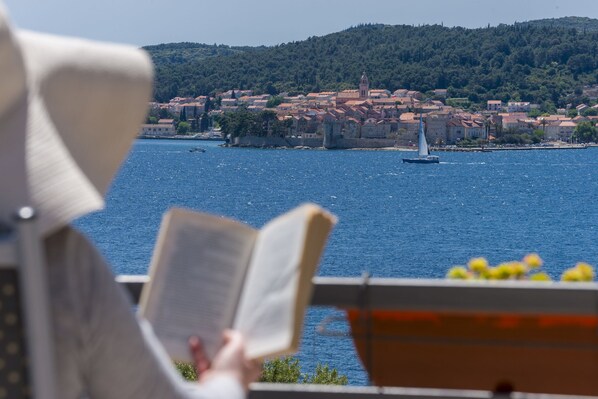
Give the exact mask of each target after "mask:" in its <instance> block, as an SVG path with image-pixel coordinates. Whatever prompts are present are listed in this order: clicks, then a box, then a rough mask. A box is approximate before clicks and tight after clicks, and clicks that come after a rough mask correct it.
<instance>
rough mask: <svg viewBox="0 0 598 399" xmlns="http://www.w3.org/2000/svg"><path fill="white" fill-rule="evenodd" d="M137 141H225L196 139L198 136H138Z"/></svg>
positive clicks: (212, 138) (220, 139) (216, 138)
mask: <svg viewBox="0 0 598 399" xmlns="http://www.w3.org/2000/svg"><path fill="white" fill-rule="evenodd" d="M136 139H137V140H183V141H191V140H197V141H222V142H224V141H225V140H224V139H222V138H218V137H196V136H137V137H136Z"/></svg>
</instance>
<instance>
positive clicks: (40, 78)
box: [0, 2, 153, 235]
mask: <svg viewBox="0 0 598 399" xmlns="http://www.w3.org/2000/svg"><path fill="white" fill-rule="evenodd" d="M152 81H153V70H152V65H151V61H150V60H149V57H148V56H147V55H146V54H145V53H144V52H143V51H141V50H139V49H136V48H133V47H129V46H122V45H114V44H104V43H97V42H92V41H87V40H81V39H73V38H64V37H59V36H52V35H46V34H38V33H33V32H27V31H23V30H15V29H13V28H12V27H11V25H10V23H9V21H8V18H7V14H6V12H5V10H4V8H3V5H2V4H1V2H0V222H2V223H4V224H10V220H11V214H12V213H13V212H14V211H15V210H16V208H18V207H20V206H24V205H30V206H33V207H34V208H35V209H36V210H37V211H38V214H39V228H40V230H41V233H42V234H44V235H47V234H49V233H51V232H53V231H55V230H56V229H58V228H60V227H62V226H64V225H66V224H68V223H69V222H71V221H72V220H74V219H75V218H77V217H79V216H82V215H84V214H86V213H88V212H91V211H95V210H98V209H101V208H102V207H103V206H104V195H105V194H106V191H107V190H108V187H109V185H110V183H111V181H112V179H113V177H114V175H115V173H116V171H117V170H118V168H119V166H120V164H121V162H122V161H123V160H124V158H125V157H126V155H127V153H128V151H129V148H130V146H131V144H132V142H133V140H134V138H135V136H136V135H137V133H138V132H139V128H140V124H141V122H142V121H143V118H144V116H145V114H146V111H147V102H148V100H149V99H150V95H151V90H152Z"/></svg>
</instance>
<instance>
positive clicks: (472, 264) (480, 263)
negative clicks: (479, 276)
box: [467, 258, 488, 273]
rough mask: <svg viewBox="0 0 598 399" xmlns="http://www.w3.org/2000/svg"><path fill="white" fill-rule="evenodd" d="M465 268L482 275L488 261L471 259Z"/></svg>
mask: <svg viewBox="0 0 598 399" xmlns="http://www.w3.org/2000/svg"><path fill="white" fill-rule="evenodd" d="M467 266H468V267H469V270H471V271H472V272H475V273H483V272H485V271H486V270H487V269H488V261H487V260H486V258H472V259H470V261H469V263H467Z"/></svg>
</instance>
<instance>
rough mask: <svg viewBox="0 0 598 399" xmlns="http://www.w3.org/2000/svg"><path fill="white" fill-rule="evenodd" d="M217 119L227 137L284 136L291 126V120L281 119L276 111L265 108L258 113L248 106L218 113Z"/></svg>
mask: <svg viewBox="0 0 598 399" xmlns="http://www.w3.org/2000/svg"><path fill="white" fill-rule="evenodd" d="M215 121H216V122H217V123H218V125H219V126H220V127H221V128H222V134H223V135H224V136H225V137H226V136H228V135H229V134H230V135H231V137H238V136H245V135H250V136H259V137H266V136H275V137H284V136H285V133H286V131H287V129H288V127H289V126H290V121H279V120H278V119H277V117H276V112H274V111H271V110H265V111H261V112H258V113H254V112H250V111H249V110H247V108H246V107H239V108H238V110H237V111H236V112H225V113H224V114H221V115H218V116H217V117H216V118H215Z"/></svg>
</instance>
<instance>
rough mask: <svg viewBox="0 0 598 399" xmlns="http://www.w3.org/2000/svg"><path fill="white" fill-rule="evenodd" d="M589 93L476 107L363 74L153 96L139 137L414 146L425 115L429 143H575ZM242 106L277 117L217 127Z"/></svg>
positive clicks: (589, 121)
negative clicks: (325, 82) (340, 82)
mask: <svg viewBox="0 0 598 399" xmlns="http://www.w3.org/2000/svg"><path fill="white" fill-rule="evenodd" d="M583 95H584V98H586V99H587V101H588V104H586V103H581V104H577V105H575V106H573V105H572V104H569V105H568V107H567V108H562V109H557V110H556V113H552V114H549V113H542V112H541V111H540V110H539V105H537V104H532V103H529V102H524V101H508V102H506V103H504V102H503V101H501V100H488V101H487V102H486V107H485V109H483V110H478V111H472V110H471V109H470V107H468V106H469V104H468V100H467V99H464V98H448V97H447V90H446V89H436V90H434V91H433V92H431V93H430V92H428V93H426V94H424V93H421V92H419V91H414V90H407V89H398V90H395V91H394V92H390V91H388V90H385V89H375V88H370V83H369V79H368V76H367V74H366V73H365V72H364V73H363V75H362V76H361V79H360V81H359V83H358V88H357V89H349V90H343V91H339V92H330V91H325V92H318V93H308V94H307V95H295V96H289V95H287V94H286V93H281V94H279V95H270V94H259V95H254V94H253V92H252V91H251V90H229V91H226V92H222V93H219V94H217V95H216V96H214V97H209V96H199V97H195V98H193V97H189V98H187V97H175V98H173V99H171V100H170V101H169V102H168V103H156V102H152V103H150V104H149V107H150V112H149V115H150V117H149V118H148V122H149V123H146V124H144V125H143V126H142V128H141V131H140V134H139V137H142V138H144V137H186V138H189V137H194V138H222V139H227V140H228V142H229V144H230V145H236V146H260V147H263V146H272V147H279V146H282V147H322V146H323V147H327V148H387V147H411V146H414V145H415V144H416V143H417V134H418V127H419V120H420V116H421V119H422V120H423V121H424V124H425V130H426V137H427V140H428V143H430V144H431V145H433V146H435V147H447V146H448V147H454V146H460V147H464V146H482V147H483V146H484V145H486V146H491V145H493V144H506V145H508V144H510V143H509V141H505V140H504V137H505V136H507V137H511V138H512V137H516V138H517V139H518V140H519V141H518V142H514V143H512V144H518V145H524V144H532V143H533V144H540V143H543V144H544V145H548V144H546V143H552V144H550V145H559V144H567V143H568V144H573V143H575V142H576V141H578V140H579V137H578V136H579V135H576V131H577V130H576V129H577V128H578V126H580V125H582V124H583V125H585V126H586V127H589V128H590V129H594V130H593V131H594V132H595V126H596V123H597V122H598V104H596V100H597V99H598V88H596V87H586V88H584V91H583ZM592 104H594V105H592ZM240 112H245V113H249V114H255V115H257V114H260V113H265V112H267V113H268V114H269V117H270V118H269V119H268V118H263V120H264V121H265V122H264V126H263V129H262V131H261V132H251V131H240V132H236V133H235V132H227V131H226V129H222V127H221V126H218V125H219V124H218V121H219V120H221V119H222V116H223V115H226V114H231V113H240ZM521 137H524V138H523V139H522V138H521ZM501 138H502V140H501ZM585 141H588V140H585Z"/></svg>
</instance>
